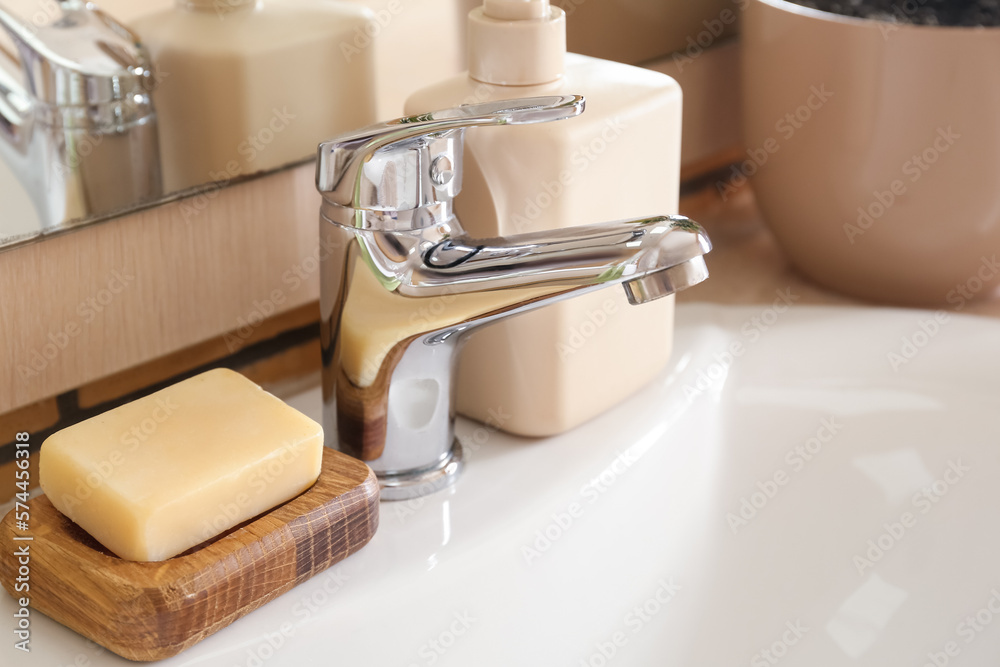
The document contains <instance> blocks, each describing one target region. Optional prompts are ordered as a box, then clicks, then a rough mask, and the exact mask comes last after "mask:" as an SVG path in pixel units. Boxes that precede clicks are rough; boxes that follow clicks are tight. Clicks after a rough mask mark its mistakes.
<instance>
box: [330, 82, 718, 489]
mask: <svg viewBox="0 0 1000 667" xmlns="http://www.w3.org/2000/svg"><path fill="white" fill-rule="evenodd" d="M583 110H584V100H583V98H582V97H537V98H530V99H520V100H510V101H505V102H493V103H486V104H477V105H470V106H463V107H460V108H457V109H449V110H446V111H438V112H434V113H430V114H425V115H422V116H415V117H411V118H402V119H399V120H395V121H392V122H389V123H385V124H380V125H374V126H371V127H368V128H365V129H363V130H359V131H357V132H354V133H351V134H347V135H344V136H341V137H339V138H337V139H334V140H332V141H328V142H326V143H323V144H321V145H320V148H319V164H318V166H317V179H316V180H317V187H318V188H319V190H320V192H321V193H322V194H323V204H322V210H321V214H320V245H321V251H322V254H321V278H320V279H321V281H322V282H321V297H320V306H321V341H322V350H323V414H324V428H325V432H326V445H327V446H329V447H333V448H336V449H338V450H340V451H342V452H345V453H347V454H350V455H352V456H354V457H357V458H360V459H362V460H364V461H365V462H367V463H368V465H370V466H371V467H372V468H373V469H374V470H375V472H376V474H377V475H378V478H379V482H380V485H381V487H382V498H383V499H384V500H400V499H406V498H413V497H417V496H421V495H424V494H427V493H431V492H433V491H436V490H438V489H442V488H444V487H446V486H448V485H450V484H452V483H453V482H454V481H455V479H456V477H457V476H458V475H459V473H460V471H461V469H462V466H463V461H462V448H461V446H460V445H459V444H458V443H457V442H455V438H454V423H455V416H454V407H453V406H454V401H453V396H452V395H453V392H454V389H455V368H456V358H457V354H458V351H459V349H460V347H461V344H462V341H463V340H464V339H465V337H466V336H467V335H468V334H469V333H471V332H473V331H474V330H476V329H477V328H478V327H480V326H484V325H487V324H490V323H492V322H496V321H497V320H500V319H503V318H506V317H510V316H512V315H516V314H519V313H522V312H525V311H527V310H530V309H533V308H538V307H540V306H544V305H547V304H549V303H553V302H555V301H558V300H560V299H565V298H569V297H573V296H576V295H580V294H584V293H587V292H590V291H593V290H598V289H603V288H605V287H609V286H611V285H619V284H621V285H623V286H624V289H625V292H626V294H627V296H628V300H629V302H630V303H632V304H633V305H635V304H643V303H647V302H649V301H653V300H654V299H658V298H660V297H664V296H667V295H669V294H673V293H674V292H677V291H679V290H682V289H684V288H686V287H689V286H691V285H694V284H697V283H699V282H701V281H702V280H704V279H705V278H707V277H708V270H707V268H706V266H705V261H704V257H703V256H704V255H705V253H707V252H708V251H709V250H711V244H710V242H709V240H708V237H707V236H706V235H705V233H704V232H703V231H702V229H701V227H700V226H698V224H697V223H695V222H692V221H691V220H688V219H687V218H683V217H679V216H661V217H651V218H642V219H637V220H626V221H622V222H610V223H604V224H598V225H585V226H579V227H572V228H568V229H559V230H554V231H551V232H542V233H530V234H519V235H516V236H511V237H507V238H502V239H474V238H470V237H469V235H468V234H467V233H466V232H465V231H463V229H462V226H461V224H460V223H459V221H458V219H457V218H456V217H455V216H454V214H453V212H452V201H453V199H454V198H455V196H456V195H458V193H459V191H460V190H461V188H462V148H463V140H464V135H465V130H466V129H467V128H471V127H484V126H491V125H520V124H528V123H540V122H545V121H555V120H562V119H567V118H571V117H573V116H577V115H579V114H580V113H582V112H583ZM637 344H638V342H637ZM483 381H484V382H488V381H489V378H483Z"/></svg>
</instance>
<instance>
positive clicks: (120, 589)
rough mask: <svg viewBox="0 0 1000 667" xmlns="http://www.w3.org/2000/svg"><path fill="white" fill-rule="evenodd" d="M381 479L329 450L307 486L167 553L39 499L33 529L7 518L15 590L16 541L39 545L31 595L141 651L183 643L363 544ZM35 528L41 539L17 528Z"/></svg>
mask: <svg viewBox="0 0 1000 667" xmlns="http://www.w3.org/2000/svg"><path fill="white" fill-rule="evenodd" d="M378 503H379V494H378V482H377V480H376V479H375V475H374V474H373V473H372V472H371V470H370V469H369V468H368V466H366V465H365V464H364V463H362V462H361V461H358V460H356V459H353V458H351V457H349V456H346V455H344V454H341V453H340V452H336V451H334V450H331V449H326V450H324V453H323V469H322V472H321V473H320V476H319V479H318V480H317V481H316V483H315V484H314V485H313V486H312V487H311V488H310V489H309V490H308V491H306V492H304V493H302V494H301V495H300V496H298V497H296V498H293V499H292V500H290V501H288V502H287V503H285V504H283V505H280V506H278V507H276V508H275V509H273V510H271V511H270V512H267V513H266V514H261V515H260V516H258V517H257V518H255V519H251V520H250V521H248V522H246V523H244V524H242V525H240V526H237V527H235V528H233V529H231V530H230V531H228V532H227V533H224V534H222V535H221V536H218V537H216V538H214V539H213V540H212V541H210V542H207V543H205V544H202V545H199V546H198V547H195V548H194V549H191V550H190V551H187V552H185V553H183V554H181V555H179V556H176V557H174V558H171V559H169V560H166V561H162V562H159V563H139V562H134V561H127V560H122V559H121V558H118V557H117V556H115V555H114V554H112V553H111V552H109V551H108V550H107V549H105V548H104V547H103V546H101V545H100V544H99V543H98V542H96V541H95V540H94V539H93V538H92V537H91V536H90V535H89V534H87V533H86V532H84V531H83V529H81V528H80V527H79V526H77V525H76V524H74V523H73V522H72V521H70V520H69V519H67V518H66V517H65V516H64V515H63V514H62V513H61V512H59V510H57V509H56V508H55V507H53V506H52V503H50V502H49V500H48V498H46V497H45V496H44V495H42V496H38V497H36V498H33V499H32V500H31V501H29V506H30V516H31V519H30V521H31V523H30V526H31V528H30V532H28V533H24V532H21V531H15V526H14V512H13V510H12V511H11V512H9V513H8V514H7V516H6V517H4V519H3V521H2V522H0V541H2V544H3V545H4V546H3V553H2V554H0V579H2V581H3V586H4V588H6V589H7V592H8V593H10V594H11V595H14V597H24V596H25V594H24V593H15V592H14V589H13V587H14V580H15V573H16V570H17V563H16V561H15V559H14V557H13V553H14V549H15V548H17V547H18V546H20V545H24V544H28V545H30V552H31V591H30V599H31V606H32V607H34V608H35V609H37V610H38V611H40V612H42V613H43V614H45V615H46V616H49V617H51V618H53V619H54V620H56V621H58V622H60V623H62V624H63V625H65V626H67V627H69V628H72V629H73V630H75V631H77V632H79V633H80V634H81V635H83V636H84V637H88V638H89V639H92V640H93V641H95V642H96V643H98V644H100V645H101V646H103V647H105V648H107V649H108V650H110V651H114V652H115V653H117V654H118V655H120V656H122V657H125V658H128V659H129V660H160V659H162V658H168V657H170V656H172V655H176V654H177V653H180V652H181V651H183V650H184V649H186V648H188V647H190V646H193V645H194V644H197V643H198V642H200V641H201V640H202V639H204V638H205V637H208V636H209V635H211V634H212V633H214V632H217V631H218V630H221V629H222V628H224V627H226V626H227V625H229V624H230V623H232V622H233V621H235V620H236V619H238V618H240V617H241V616H244V615H246V614H248V613H250V612H251V611H253V610H254V609H257V608H258V607H260V606H261V605H264V604H266V603H268V602H270V601H271V600H273V599H275V598H276V597H278V596H279V595H281V594H282V593H285V592H286V591H288V590H289V589H291V588H292V587H293V586H296V585H297V584H300V583H302V582H303V581H305V580H306V579H309V578H310V577H312V576H313V575H315V574H318V573H320V572H322V571H323V570H325V569H327V568H328V567H330V566H331V565H333V564H334V563H336V562H338V561H341V560H343V559H344V558H346V557H347V556H349V555H351V554H352V553H354V552H355V551H357V550H358V549H360V548H361V547H363V546H364V545H365V544H367V543H368V541H369V540H370V539H371V538H372V536H373V535H374V534H375V530H376V529H377V528H378V516H379V515H378ZM15 535H17V536H24V535H30V536H31V537H33V540H32V541H30V542H28V541H17V542H15V541H14V540H13V537H14V536H15Z"/></svg>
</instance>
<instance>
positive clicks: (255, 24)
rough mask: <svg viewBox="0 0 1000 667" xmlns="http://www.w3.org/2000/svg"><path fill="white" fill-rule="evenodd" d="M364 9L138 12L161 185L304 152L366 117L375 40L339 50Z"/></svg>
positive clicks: (298, 0) (190, 4) (368, 18)
mask: <svg viewBox="0 0 1000 667" xmlns="http://www.w3.org/2000/svg"><path fill="white" fill-rule="evenodd" d="M373 20H374V14H372V13H371V11H369V10H367V9H365V8H364V7H359V6H357V5H356V4H353V3H349V2H334V1H331V0H325V1H323V2H309V1H307V0H275V1H273V2H271V1H263V0H177V2H176V4H175V6H174V7H172V8H170V9H168V10H165V11H162V12H158V13H155V14H150V15H148V16H145V17H143V18H141V19H139V20H138V21H136V22H135V23H134V24H133V27H134V29H135V31H136V32H137V33H138V34H139V36H140V39H141V40H142V42H143V43H144V44H145V46H146V48H147V49H148V50H149V53H150V55H151V57H152V60H153V64H154V65H155V68H156V72H157V78H158V86H157V89H156V91H155V93H154V103H155V105H156V109H157V112H158V115H159V119H160V124H159V125H160V148H161V154H162V160H163V179H164V189H165V190H166V191H168V192H173V191H177V190H183V189H186V188H189V187H192V186H196V185H201V184H204V183H207V182H229V181H231V180H233V179H235V178H237V177H240V176H244V175H248V174H253V173H256V172H262V171H268V170H271V169H275V168H277V167H281V166H284V165H287V164H290V163H294V162H299V161H302V160H306V159H309V158H312V157H314V156H315V154H316V145H317V144H319V142H321V141H324V140H326V139H329V138H330V137H332V136H335V135H337V134H339V133H342V132H345V131H347V130H350V129H352V128H355V127H362V126H365V125H369V124H371V123H373V122H375V121H376V120H377V118H376V113H375V109H376V107H375V105H376V99H375V83H374V76H375V68H374V62H375V49H373V48H371V47H370V45H367V44H366V48H363V49H354V50H353V51H351V52H350V53H345V47H346V45H351V44H353V40H354V39H355V37H356V35H357V34H358V32H362V31H364V30H365V29H366V28H367V27H368V26H370V24H371V22H372V21H373Z"/></svg>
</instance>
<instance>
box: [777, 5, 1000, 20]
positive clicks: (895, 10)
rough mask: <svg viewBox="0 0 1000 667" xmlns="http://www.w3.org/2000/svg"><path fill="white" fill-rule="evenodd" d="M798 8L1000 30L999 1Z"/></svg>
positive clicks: (867, 17) (863, 17)
mask: <svg viewBox="0 0 1000 667" xmlns="http://www.w3.org/2000/svg"><path fill="white" fill-rule="evenodd" d="M791 2H794V3H795V4H797V5H802V6H803V7H811V8H813V9H821V10H823V11H826V12H833V13H834V14H841V15H843V16H854V17H857V18H862V19H874V20H877V21H892V22H894V23H914V24H917V25H940V26H1000V0H791Z"/></svg>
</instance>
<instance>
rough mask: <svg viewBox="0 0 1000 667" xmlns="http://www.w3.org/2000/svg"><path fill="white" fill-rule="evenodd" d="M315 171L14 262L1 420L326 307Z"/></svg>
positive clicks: (94, 233) (0, 365) (52, 245)
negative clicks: (283, 316) (271, 320)
mask: <svg viewBox="0 0 1000 667" xmlns="http://www.w3.org/2000/svg"><path fill="white" fill-rule="evenodd" d="M314 176H315V165H314V164H313V163H307V164H303V165H300V166H297V167H293V168H290V169H285V170H282V171H278V172H275V173H273V174H269V175H267V176H262V177H260V178H254V179H251V180H248V181H246V182H242V183H236V184H233V185H231V186H228V187H224V188H219V189H215V190H210V191H208V192H206V193H201V194H196V195H192V196H189V197H186V198H184V199H180V200H177V201H173V202H169V203H166V204H163V205H161V206H157V207H156V208H152V209H148V210H144V211H138V212H135V213H132V214H129V215H125V216H122V217H120V218H115V219H112V220H108V221H106V222H100V223H96V224H93V225H89V226H86V227H82V228H80V229H77V230H74V231H72V232H68V233H65V234H62V235H60V236H55V237H52V238H49V239H46V240H44V241H40V242H37V243H31V244H28V245H25V246H20V247H16V248H12V249H10V250H6V251H4V252H0V340H2V341H3V343H4V344H3V346H2V349H0V414H3V413H7V412H10V411H11V410H14V409H16V408H18V407H21V406H23V405H27V404H29V403H33V402H35V401H38V400H41V399H45V398H49V397H52V396H56V395H58V394H61V393H63V392H66V391H69V390H72V389H75V388H77V387H79V386H81V385H84V384H86V383H89V382H93V381H94V380H97V379H99V378H103V377H106V376H108V375H111V374H112V373H117V372H119V371H122V370H124V369H126V368H131V367H133V366H136V365H138V364H142V363H145V362H147V361H150V360H152V359H157V358H159V357H163V356H165V355H168V354H171V353H173V352H177V351H178V350H182V349H184V348H187V347H190V346H193V345H197V344H199V343H202V342H204V341H207V340H209V339H212V338H216V337H219V336H222V335H223V334H225V333H227V332H230V331H234V330H238V329H240V328H241V327H244V326H247V325H248V326H249V327H250V328H251V329H256V328H257V327H259V326H260V321H261V319H262V318H266V317H269V316H273V315H277V314H279V313H284V312H288V311H290V310H293V309H295V308H297V307H300V306H303V305H305V304H309V303H312V302H315V301H317V300H318V299H319V271H318V262H317V261H316V257H317V255H318V253H319V238H318V234H317V232H316V229H317V225H318V224H319V223H318V211H319V204H320V197H319V193H317V191H316V186H315V185H314V184H313V180H314Z"/></svg>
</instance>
